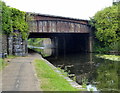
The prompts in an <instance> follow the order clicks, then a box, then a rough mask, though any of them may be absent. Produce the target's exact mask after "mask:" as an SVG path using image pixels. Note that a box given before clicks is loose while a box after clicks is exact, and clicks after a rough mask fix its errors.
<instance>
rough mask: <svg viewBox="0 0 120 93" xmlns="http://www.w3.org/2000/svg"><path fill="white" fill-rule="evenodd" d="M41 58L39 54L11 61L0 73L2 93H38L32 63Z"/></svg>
mask: <svg viewBox="0 0 120 93" xmlns="http://www.w3.org/2000/svg"><path fill="white" fill-rule="evenodd" d="M36 58H39V59H40V58H41V56H40V55H39V54H35V53H33V54H29V56H28V57H17V58H15V59H13V60H12V61H11V62H10V63H9V65H8V66H7V67H5V69H4V70H3V71H2V91H40V89H39V88H40V86H39V85H40V84H39V82H38V79H37V77H36V74H35V69H34V66H33V63H32V61H33V60H34V59H36Z"/></svg>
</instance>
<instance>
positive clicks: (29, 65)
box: [1, 53, 85, 91]
mask: <svg viewBox="0 0 120 93" xmlns="http://www.w3.org/2000/svg"><path fill="white" fill-rule="evenodd" d="M41 66H42V67H41ZM41 72H45V73H46V76H45V77H42V75H43V73H41ZM43 76H44V75H43ZM8 77H9V78H8ZM1 78H2V90H3V91H80V90H81V91H83V90H85V89H83V88H82V87H81V86H80V85H78V84H77V83H75V82H74V81H72V80H71V79H69V78H68V77H65V76H64V74H63V73H61V72H60V70H58V69H57V68H56V67H55V66H53V65H52V64H51V63H49V62H48V61H47V60H45V59H44V58H42V57H41V55H40V54H38V53H30V54H29V55H28V56H27V57H15V58H14V59H12V60H10V61H9V64H8V65H7V66H6V67H5V68H4V69H3V70H2V75H1Z"/></svg>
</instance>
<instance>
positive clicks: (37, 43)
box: [28, 38, 45, 47]
mask: <svg viewBox="0 0 120 93" xmlns="http://www.w3.org/2000/svg"><path fill="white" fill-rule="evenodd" d="M43 39H45V38H30V39H28V45H32V46H36V47H40V46H42V41H43Z"/></svg>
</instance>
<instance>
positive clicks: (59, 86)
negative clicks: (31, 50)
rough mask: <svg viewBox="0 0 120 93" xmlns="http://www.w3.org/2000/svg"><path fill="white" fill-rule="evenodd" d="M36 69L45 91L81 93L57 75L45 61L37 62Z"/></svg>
mask: <svg viewBox="0 0 120 93" xmlns="http://www.w3.org/2000/svg"><path fill="white" fill-rule="evenodd" d="M34 63H35V69H36V72H37V76H38V78H39V79H40V81H41V83H40V86H41V89H42V90H43V91H79V90H78V89H76V88H73V87H72V86H71V85H70V84H69V82H68V81H66V80H65V79H64V78H63V77H62V76H60V75H59V74H58V73H56V72H55V71H54V70H53V69H52V68H51V67H50V66H48V64H46V63H45V61H44V60H38V59H36V60H35V62H34Z"/></svg>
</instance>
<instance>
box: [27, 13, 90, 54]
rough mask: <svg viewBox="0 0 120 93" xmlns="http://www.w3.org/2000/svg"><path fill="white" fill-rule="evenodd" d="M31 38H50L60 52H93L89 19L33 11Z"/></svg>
mask: <svg viewBox="0 0 120 93" xmlns="http://www.w3.org/2000/svg"><path fill="white" fill-rule="evenodd" d="M31 16H33V20H32V21H31V22H30V25H31V26H30V34H29V38H50V39H51V41H52V44H53V45H54V47H55V48H57V49H58V51H59V52H62V51H63V50H65V51H66V52H68V53H69V52H76V51H77V52H92V36H91V27H90V25H89V22H88V20H81V19H74V18H67V17H60V16H52V15H43V14H37V13H31Z"/></svg>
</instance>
